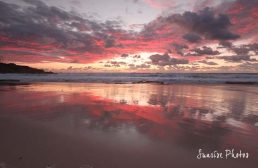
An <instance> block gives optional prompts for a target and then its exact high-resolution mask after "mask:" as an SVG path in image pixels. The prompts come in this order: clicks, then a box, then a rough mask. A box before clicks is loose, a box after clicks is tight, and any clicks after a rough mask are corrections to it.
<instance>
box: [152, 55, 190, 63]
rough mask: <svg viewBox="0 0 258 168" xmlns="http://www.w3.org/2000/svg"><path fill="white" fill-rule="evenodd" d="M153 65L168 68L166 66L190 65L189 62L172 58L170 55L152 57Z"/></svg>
mask: <svg viewBox="0 0 258 168" xmlns="http://www.w3.org/2000/svg"><path fill="white" fill-rule="evenodd" d="M149 58H150V60H151V63H152V64H153V65H159V66H166V65H177V64H188V63H189V61H188V60H185V59H176V58H171V57H170V56H169V55H168V54H163V55H160V54H155V55H151V56H150V57H149Z"/></svg>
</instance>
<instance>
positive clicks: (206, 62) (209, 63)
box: [198, 60, 218, 65]
mask: <svg viewBox="0 0 258 168" xmlns="http://www.w3.org/2000/svg"><path fill="white" fill-rule="evenodd" d="M198 62H199V63H203V64H206V65H218V64H217V63H216V62H211V61H207V60H202V61H198Z"/></svg>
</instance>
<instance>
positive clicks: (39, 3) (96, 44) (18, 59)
mask: <svg viewBox="0 0 258 168" xmlns="http://www.w3.org/2000/svg"><path fill="white" fill-rule="evenodd" d="M257 40H258V0H184V1H183V0H0V59H1V61H2V62H6V63H9V62H14V63H17V64H20V65H29V66H32V67H36V68H43V69H45V70H50V71H54V72H258V43H257Z"/></svg>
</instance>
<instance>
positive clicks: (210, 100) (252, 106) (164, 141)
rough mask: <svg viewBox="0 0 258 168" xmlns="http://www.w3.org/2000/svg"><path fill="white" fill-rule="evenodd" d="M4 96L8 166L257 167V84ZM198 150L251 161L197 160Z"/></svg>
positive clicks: (31, 90)
mask: <svg viewBox="0 0 258 168" xmlns="http://www.w3.org/2000/svg"><path fill="white" fill-rule="evenodd" d="M0 92H1V93H0V134H1V139H0V165H1V167H3V168H4V167H8V168H9V167H10V168H28V167H31V168H32V167H34V168H36V167H38V168H40V167H42V168H46V167H55V168H80V167H81V168H132V167H135V168H145V167H146V168H147V167H148V168H156V167H163V168H170V167H189V166H194V167H197V166H198V167H204V166H209V167H243V166H245V167H254V166H255V165H257V163H258V160H257V156H258V144H257V140H258V136H257V135H258V134H257V133H258V126H257V124H258V96H257V95H258V88H257V87H256V86H252V85H200V84H196V85H189V84H187V85H183V84H180V85H179V84H174V85H158V84H98V83H95V84H87V83H77V84H76V83H33V84H23V85H7V84H5V85H2V86H1V87H0ZM199 149H202V150H203V151H205V152H206V153H208V152H210V153H211V152H213V151H221V152H223V155H224V151H225V150H226V149H230V150H231V149H234V150H235V153H237V152H238V151H239V150H241V151H242V152H246V153H249V155H250V156H249V158H237V159H234V158H232V157H229V158H227V159H226V158H225V156H224V159H218V158H217V159H216V158H215V159H214V158H213V159H207V158H206V159H204V158H202V159H197V155H198V151H199Z"/></svg>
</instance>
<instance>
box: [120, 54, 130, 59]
mask: <svg viewBox="0 0 258 168" xmlns="http://www.w3.org/2000/svg"><path fill="white" fill-rule="evenodd" d="M128 56H129V55H128V54H122V55H121V57H122V58H126V57H128Z"/></svg>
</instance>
